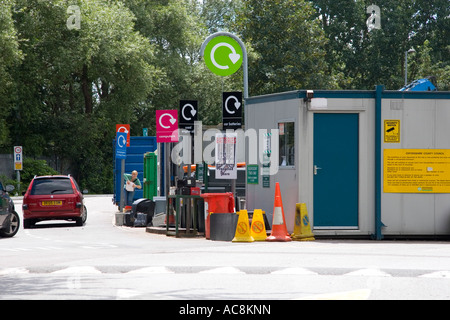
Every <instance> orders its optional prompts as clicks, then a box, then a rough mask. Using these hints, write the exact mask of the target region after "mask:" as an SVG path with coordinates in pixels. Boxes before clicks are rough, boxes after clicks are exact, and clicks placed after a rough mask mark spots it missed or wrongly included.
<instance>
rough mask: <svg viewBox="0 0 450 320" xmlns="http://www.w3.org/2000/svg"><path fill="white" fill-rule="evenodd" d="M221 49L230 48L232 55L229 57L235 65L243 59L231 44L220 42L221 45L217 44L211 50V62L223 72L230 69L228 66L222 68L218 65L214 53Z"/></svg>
mask: <svg viewBox="0 0 450 320" xmlns="http://www.w3.org/2000/svg"><path fill="white" fill-rule="evenodd" d="M219 47H228V48H230V49H231V52H232V53H230V54H229V55H228V57H229V58H230V60H231V62H233V64H235V63H236V62H238V61H239V59H240V58H241V55H240V54H238V53H236V50H234V47H233V46H232V45H231V44H229V43H226V42H220V43H218V44H216V45H215V46H214V47H213V48H212V50H211V62H212V63H213V65H215V66H216V67H217V68H219V69H222V70H225V69H228V68H229V67H228V65H226V66H222V65H220V64H218V63H217V62H216V59H215V58H214V53H215V52H216V50H217V48H219Z"/></svg>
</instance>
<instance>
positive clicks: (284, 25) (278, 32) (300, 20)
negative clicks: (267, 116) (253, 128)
mask: <svg viewBox="0 0 450 320" xmlns="http://www.w3.org/2000/svg"><path fill="white" fill-rule="evenodd" d="M313 15H314V9H313V7H312V6H311V5H310V3H309V2H307V1H298V0H295V1H294V0H274V1H257V0H244V1H243V6H242V11H240V12H239V13H238V18H237V23H236V28H237V30H239V32H240V33H241V34H242V37H243V39H244V40H245V41H247V42H249V43H251V46H252V48H253V50H254V51H255V52H256V54H257V59H256V60H253V61H249V79H250V80H251V81H250V84H249V85H250V89H251V90H250V91H251V94H253V95H255V94H264V93H273V92H279V91H287V90H294V89H301V88H304V89H306V88H315V89H319V88H325V87H328V86H329V85H331V81H330V77H329V76H327V74H326V71H327V65H326V63H325V44H326V39H325V37H324V33H323V31H322V29H321V28H320V22H319V20H318V19H314V17H313Z"/></svg>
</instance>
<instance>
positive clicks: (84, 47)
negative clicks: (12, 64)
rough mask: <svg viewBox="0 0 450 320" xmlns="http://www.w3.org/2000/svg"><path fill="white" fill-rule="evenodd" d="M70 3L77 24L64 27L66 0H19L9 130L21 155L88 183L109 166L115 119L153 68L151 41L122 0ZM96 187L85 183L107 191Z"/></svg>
mask: <svg viewBox="0 0 450 320" xmlns="http://www.w3.org/2000/svg"><path fill="white" fill-rule="evenodd" d="M70 4H71V5H73V4H74V3H73V2H72V1H71V2H70ZM76 4H77V5H78V7H79V8H80V12H81V17H80V18H81V26H80V29H69V28H67V19H68V18H69V15H68V13H67V8H68V7H69V2H68V1H64V0H55V1H51V2H50V1H37V0H26V1H25V0H18V1H17V6H16V7H17V9H16V11H15V13H14V19H15V21H16V27H17V30H18V34H20V37H19V43H20V49H21V50H22V51H23V52H24V54H25V59H24V61H23V63H22V64H20V66H18V67H17V69H16V72H15V74H16V78H15V80H16V83H17V87H18V88H19V89H18V91H19V92H18V95H19V97H20V98H18V99H17V100H16V101H15V103H14V109H15V112H14V115H13V117H12V118H11V120H12V121H11V123H14V127H13V128H11V130H12V132H13V133H14V136H15V137H16V140H17V141H20V142H21V144H22V145H24V146H26V148H24V150H26V152H27V156H40V155H45V156H49V157H52V158H54V159H55V162H56V163H58V164H59V166H60V168H58V169H59V171H63V170H61V169H62V168H64V169H66V170H67V169H68V170H70V171H71V172H72V173H73V174H74V175H75V177H76V178H77V180H78V181H80V182H81V184H83V183H85V184H87V185H91V186H92V185H94V182H96V181H100V180H101V179H100V180H99V176H102V177H103V176H105V175H106V173H105V172H108V174H109V175H110V171H112V168H111V159H112V148H111V144H112V142H111V141H112V139H113V137H114V132H115V124H116V123H122V122H131V121H133V120H134V119H135V117H136V116H135V115H136V114H137V113H138V112H139V109H140V108H141V105H140V102H141V101H142V100H144V99H145V97H147V95H148V94H149V92H150V91H151V90H152V86H153V84H154V81H155V78H156V77H157V74H158V70H157V69H156V68H154V67H153V64H152V61H153V59H154V57H153V53H154V50H153V48H152V46H151V44H150V43H149V41H148V40H147V39H145V38H144V37H142V36H141V35H140V34H139V33H138V32H136V31H135V30H134V16H133V14H132V13H131V12H130V11H129V10H128V9H127V8H126V7H125V6H124V5H123V4H122V3H121V2H116V1H106V0H91V1H87V0H80V1H78V2H76ZM136 110H137V112H136ZM100 184H101V183H97V185H96V187H94V188H91V187H89V186H88V188H89V189H90V190H92V189H94V190H92V191H93V192H103V191H105V190H111V188H112V184H111V185H110V186H106V184H103V186H101V185H100Z"/></svg>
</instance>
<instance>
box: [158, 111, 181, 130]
mask: <svg viewBox="0 0 450 320" xmlns="http://www.w3.org/2000/svg"><path fill="white" fill-rule="evenodd" d="M164 116H169V117H170V119H169V121H170V123H171V124H172V125H173V124H174V123H175V122H177V119H175V118H174V117H173V116H172V115H171V114H170V113H163V114H162V115H161V117H159V125H160V126H161V127H163V128H164V129H169V128H170V126H165V125H163V124H162V122H161V120H162V118H164Z"/></svg>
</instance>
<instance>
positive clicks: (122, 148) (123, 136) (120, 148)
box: [116, 132, 127, 159]
mask: <svg viewBox="0 0 450 320" xmlns="http://www.w3.org/2000/svg"><path fill="white" fill-rule="evenodd" d="M126 158H127V133H126V132H117V134H116V159H126Z"/></svg>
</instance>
